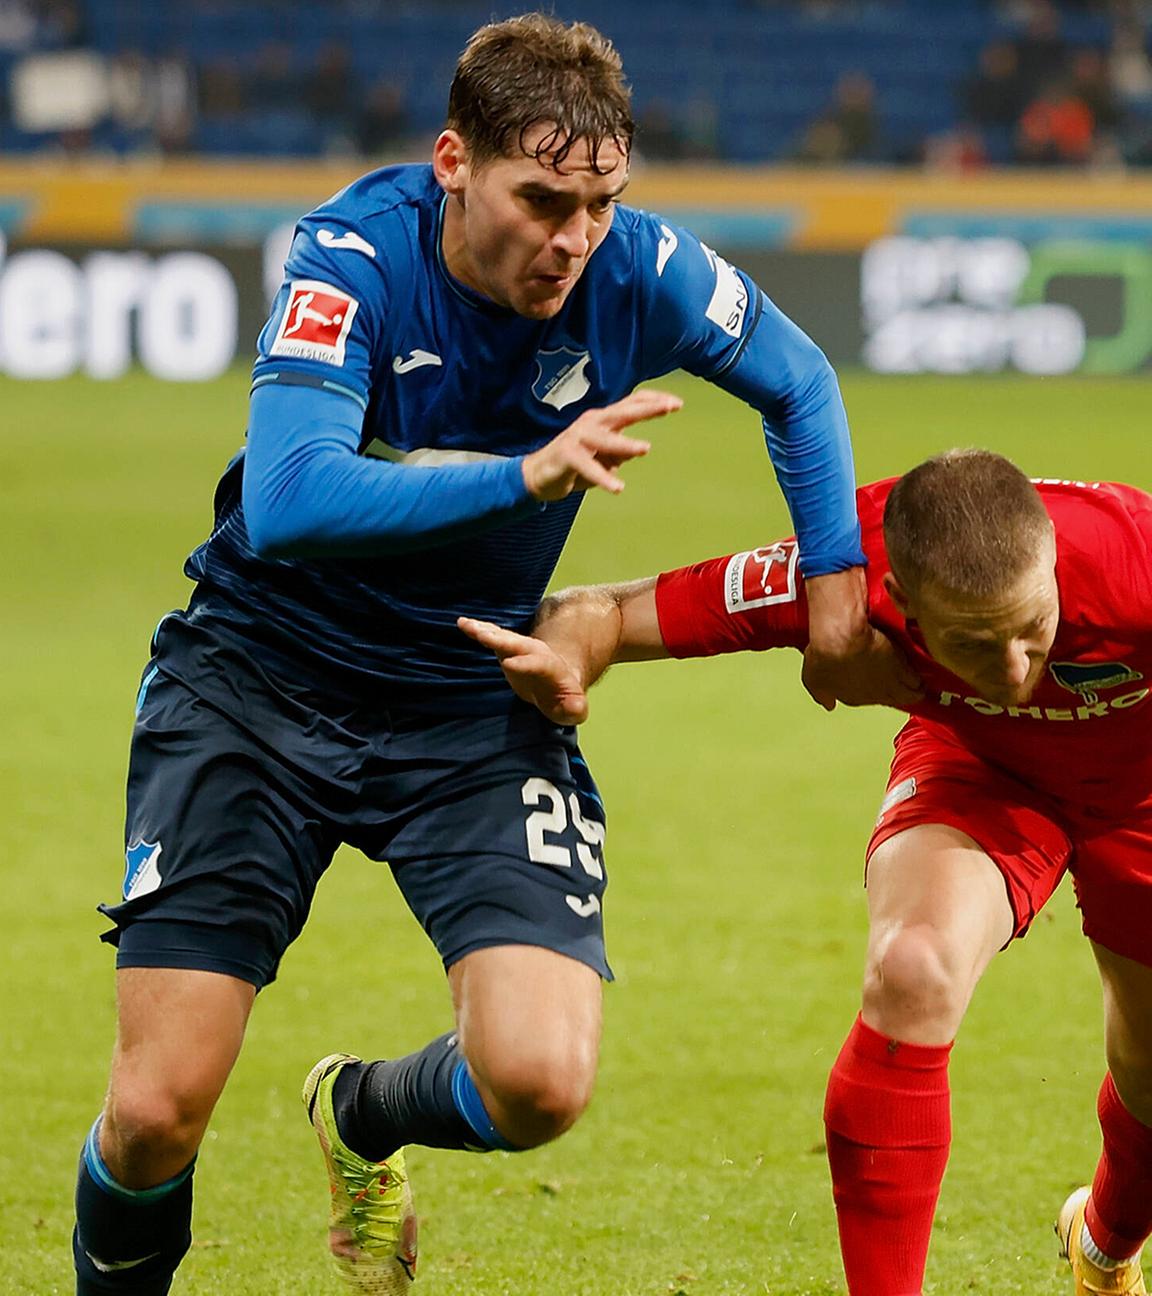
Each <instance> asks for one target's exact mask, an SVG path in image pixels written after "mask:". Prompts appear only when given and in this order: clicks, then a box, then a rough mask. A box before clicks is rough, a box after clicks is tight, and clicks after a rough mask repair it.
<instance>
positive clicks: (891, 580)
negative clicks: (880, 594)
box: [884, 571, 912, 617]
mask: <svg viewBox="0 0 1152 1296" xmlns="http://www.w3.org/2000/svg"><path fill="white" fill-rule="evenodd" d="M884 591H885V593H886V594H887V595H888V597H889V598H890V599H891V600H892V602H893V603H894V604H895V605H896V610H897V611H898V612H899V613H900V614H901V616H906V617H910V616H911V615H912V601H911V600H910V599H909V597H908V595H907V594H906V593H905V592H904V587H903V586H902V585H901V584H900V582H899V581H898V580H897V579H896V577H895V576H893V575H892V573H891V572H890V571H889V572H885V573H884Z"/></svg>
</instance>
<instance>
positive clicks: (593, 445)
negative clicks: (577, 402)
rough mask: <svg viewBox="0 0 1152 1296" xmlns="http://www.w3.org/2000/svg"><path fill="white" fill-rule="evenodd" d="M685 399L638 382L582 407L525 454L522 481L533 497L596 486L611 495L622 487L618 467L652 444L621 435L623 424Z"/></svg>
mask: <svg viewBox="0 0 1152 1296" xmlns="http://www.w3.org/2000/svg"><path fill="white" fill-rule="evenodd" d="M683 404H684V402H683V401H682V400H681V399H680V397H679V396H673V395H671V394H670V393H669V392H661V391H654V390H652V389H651V388H643V389H641V390H640V391H634V392H633V393H632V394H631V395H630V396H625V397H624V399H623V400H618V401H616V402H615V403H614V404H612V405H605V406H604V407H603V409H592V410H585V412H584V413H583V414H581V415H580V417H579V418H578V419H577V420H576V422H575V423H573V424H572V425H571V426H570V427H567V428H565V429H564V431H563V432H561V433H560V435H559V436H556V437H553V438H552V440H551V441H549V442H548V444H547V445H545V446H541V447H540V449H539V450H536V451H534V452H533V453H532V454H530V455H525V457H524V484H525V485H526V486H527V487H528V491H529V494H531V495H534V496H535V497H536V499H538V500H558V499H563V498H564V497H565V496H566V495H570V494H571V493H572V492H573V491H578V490H589V489H590V488H591V487H593V486H598V487H599V488H600V489H601V490H606V491H608V492H609V493H610V494H612V495H619V493H620V492H621V491H622V490H623V489H624V482H623V480H622V479H621V477H620V475H619V472H618V469H619V468H620V465H621V464H625V463H627V462H628V461H629V460H630V459H638V458H639V457H640V456H641V455H646V454H647V453H648V451H649V450H650V449H651V446H650V444H649V443H648V442H647V441H640V440H638V439H637V438H636V437H630V436H625V435H624V428H627V427H631V426H632V425H633V424H634V423H643V422H645V421H646V420H647V419H653V418H660V417H661V416H662V415H664V414H672V413H674V412H675V411H676V410H678V409H679V408H680V407H681V406H682V405H683Z"/></svg>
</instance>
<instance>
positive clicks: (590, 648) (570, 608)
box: [532, 577, 668, 688]
mask: <svg viewBox="0 0 1152 1296" xmlns="http://www.w3.org/2000/svg"><path fill="white" fill-rule="evenodd" d="M655 589H656V578H655V577H645V578H644V579H642V580H637V581H629V582H627V583H625V584H618V585H587V586H577V587H574V588H572V589H566V590H561V591H560V592H559V593H558V594H552V595H550V596H549V597H548V598H546V599H545V600H544V602H543V603H542V604H541V607H540V611H539V612H538V613H537V617H536V625H535V627H534V628H533V630H532V634H533V635H534V636H535V637H536V638H537V639H542V640H543V641H544V642H545V643H547V644H548V645H549V646H550V647H551V648H552V649H554V650H555V651H556V652H557V653H559V654H560V655H561V656H562V657H564V658H565V659H566V660H567V661H568V662H569V663H571V665H572V666H573V668H574V669H575V670H577V672H578V673H579V674H580V677H581V682H582V683H583V685H584V687H585V688H589V687H591V685H593V684H595V683H596V681H597V680H598V679H599V678H600V677H601V676H602V675H603V674H604V672H605V671H606V670H607V669H608V667H609V666H611V665H612V663H613V662H618V661H649V660H653V659H656V658H661V657H667V656H668V650H667V649H666V648H665V646H664V640H663V638H662V637H661V634H660V626H659V622H658V621H657V618H656V597H655Z"/></svg>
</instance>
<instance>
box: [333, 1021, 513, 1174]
mask: <svg viewBox="0 0 1152 1296" xmlns="http://www.w3.org/2000/svg"><path fill="white" fill-rule="evenodd" d="M332 1106H333V1109H334V1111H335V1113H336V1127H337V1129H338V1130H339V1131H340V1137H341V1138H342V1139H343V1140H344V1142H345V1143H347V1145H348V1146H349V1147H350V1148H351V1149H352V1150H353V1151H354V1152H357V1153H359V1154H360V1156H362V1157H366V1158H367V1159H368V1160H369V1161H383V1160H384V1159H385V1158H386V1157H390V1156H391V1155H392V1153H393V1152H395V1151H396V1149H397V1148H400V1147H403V1146H404V1145H405V1144H407V1143H419V1144H421V1145H422V1146H424V1147H438V1148H463V1149H467V1150H469V1151H471V1152H490V1151H492V1150H493V1149H494V1148H501V1149H503V1150H505V1151H509V1152H512V1151H515V1148H513V1147H512V1145H511V1144H510V1143H509V1142H508V1140H507V1139H505V1138H504V1136H503V1135H502V1134H501V1133H500V1131H499V1130H498V1129H497V1128H496V1126H495V1125H493V1124H492V1120H491V1118H490V1117H489V1115H488V1113H487V1111H486V1110H485V1108H484V1102H483V1100H482V1099H481V1097H480V1095H479V1093H478V1092H477V1090H476V1086H475V1084H474V1083H473V1081H472V1077H471V1076H470V1075H469V1074H468V1064H467V1063H466V1062H465V1061H464V1055H463V1053H462V1052H461V1051H460V1046H459V1044H458V1043H457V1042H456V1036H455V1035H454V1034H448V1035H441V1036H440V1037H439V1038H438V1039H434V1040H433V1041H432V1043H431V1044H429V1045H428V1046H427V1047H426V1048H423V1049H421V1050H420V1052H419V1053H410V1054H409V1055H408V1056H407V1057H403V1058H396V1059H395V1060H392V1061H387V1062H359V1063H350V1064H349V1065H347V1066H345V1067H344V1068H343V1070H342V1071H341V1072H340V1074H339V1075H338V1076H337V1077H336V1084H335V1085H334V1087H333V1090H332Z"/></svg>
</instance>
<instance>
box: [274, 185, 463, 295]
mask: <svg viewBox="0 0 1152 1296" xmlns="http://www.w3.org/2000/svg"><path fill="white" fill-rule="evenodd" d="M442 197H443V192H442V190H441V189H440V187H439V185H437V183H436V180H435V177H434V176H433V174H432V168H431V167H429V166H414V165H413V166H392V167H383V168H381V169H380V170H377V171H369V172H368V173H367V174H366V175H362V176H360V177H359V178H358V179H356V180H353V181H352V183H351V184H349V185H346V186H345V187H344V188H343V189H341V190H339V191H338V192H337V193H335V194H333V195H332V197H331V198H328V199H327V200H326V201H324V202H323V203H321V204H320V205H319V206H318V207H315V208H313V210H312V211H310V212H308V213H307V214H306V215H304V216H303V217H301V219H300V220H299V221H298V222H297V225H296V233H295V235H294V237H293V240H292V247H291V250H290V252H289V255H288V260H287V262H286V265H285V269H286V273H287V276H288V278H289V279H290V280H293V281H300V282H306V283H307V284H309V285H312V284H328V285H331V286H333V287H335V288H337V289H339V290H340V291H342V292H346V293H351V294H352V296H353V297H357V298H359V297H361V296H364V295H367V296H369V297H372V298H376V297H377V296H378V294H379V292H380V289H381V286H382V285H391V288H385V292H386V293H387V292H390V291H396V290H397V286H398V285H399V287H400V291H404V287H403V286H404V285H405V284H407V283H408V282H409V281H410V280H411V279H412V278H413V276H414V275H415V276H416V277H419V276H420V275H421V274H422V273H423V272H422V271H421V270H420V268H419V267H420V265H421V264H422V263H423V262H426V261H427V260H428V257H429V256H430V255H431V254H430V252H429V251H428V249H429V248H430V247H431V246H433V245H434V241H435V240H434V233H433V231H434V229H435V224H436V220H437V213H438V211H439V203H440V200H441V199H442Z"/></svg>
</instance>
